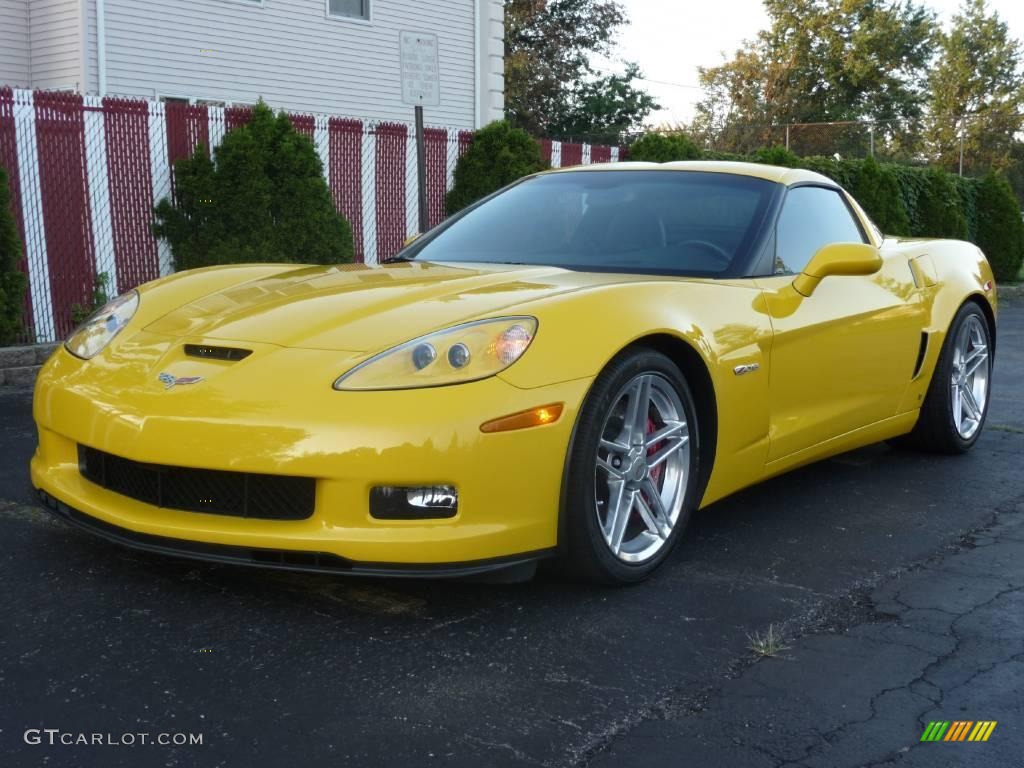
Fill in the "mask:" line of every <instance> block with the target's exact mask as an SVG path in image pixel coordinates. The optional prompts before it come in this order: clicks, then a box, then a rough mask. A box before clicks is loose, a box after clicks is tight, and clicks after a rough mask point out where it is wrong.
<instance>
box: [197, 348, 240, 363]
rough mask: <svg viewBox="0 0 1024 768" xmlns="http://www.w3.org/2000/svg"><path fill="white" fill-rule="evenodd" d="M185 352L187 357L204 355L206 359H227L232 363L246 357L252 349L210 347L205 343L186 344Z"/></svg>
mask: <svg viewBox="0 0 1024 768" xmlns="http://www.w3.org/2000/svg"><path fill="white" fill-rule="evenodd" d="M185 354H186V355H188V356H189V357H204V358H206V359H207V360H227V361H228V362H232V363H234V362H237V361H239V360H244V359H245V358H247V357H248V356H249V355H251V354H252V350H251V349H238V348H237V347H211V346H207V345H205V344H202V345H200V344H186V345H185Z"/></svg>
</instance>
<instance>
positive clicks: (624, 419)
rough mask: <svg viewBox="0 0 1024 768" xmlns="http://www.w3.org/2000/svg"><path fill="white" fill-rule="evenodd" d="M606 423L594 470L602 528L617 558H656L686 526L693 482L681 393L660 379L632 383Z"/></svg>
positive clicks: (645, 377) (643, 376)
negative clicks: (682, 520) (681, 524)
mask: <svg viewBox="0 0 1024 768" xmlns="http://www.w3.org/2000/svg"><path fill="white" fill-rule="evenodd" d="M612 403H613V404H612V407H611V409H610V410H609V412H608V415H607V416H606V417H605V421H604V425H603V426H602V429H601V439H600V442H599V443H598V448H597V456H596V463H595V468H594V490H595V499H596V509H595V512H596V514H597V521H598V524H599V525H600V527H601V533H602V534H603V535H604V540H605V543H606V544H607V545H608V548H609V550H611V553H612V554H613V555H615V556H616V557H617V558H619V560H622V561H623V562H627V563H639V562H643V561H645V560H648V559H650V558H651V557H653V556H654V555H655V554H657V553H658V551H659V550H660V549H661V548H662V547H663V546H664V544H665V542H666V541H667V540H668V538H669V536H670V535H671V533H672V529H673V528H674V527H675V525H676V523H677V522H678V520H679V514H680V512H681V511H682V508H683V501H684V499H685V497H686V489H687V486H688V484H689V482H690V435H689V428H688V425H687V423H686V412H685V411H684V410H683V403H682V401H681V400H680V399H679V394H678V393H677V392H676V390H675V388H674V387H673V386H672V384H671V383H669V381H668V380H667V379H666V378H664V377H663V376H661V375H659V374H656V373H642V374H640V375H638V376H635V377H633V378H632V379H631V380H630V381H629V382H628V383H627V384H626V385H625V386H624V387H622V389H620V390H619V393H618V394H617V395H616V396H615V399H614V400H613V401H612Z"/></svg>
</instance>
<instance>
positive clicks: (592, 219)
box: [32, 162, 996, 583]
mask: <svg viewBox="0 0 1024 768" xmlns="http://www.w3.org/2000/svg"><path fill="white" fill-rule="evenodd" d="M995 321H996V295H995V287H994V284H993V277H992V272H991V270H990V269H989V265H988V263H987V262H986V260H985V257H984V256H983V255H982V253H981V252H980V251H979V250H978V249H977V248H976V247H975V246H973V245H971V244H969V243H964V242H954V241H938V240H932V241H923V240H902V239H894V238H884V237H883V236H882V234H881V233H880V232H879V231H878V229H877V228H876V227H875V226H874V225H873V224H872V222H871V221H870V220H869V219H868V217H867V216H866V215H865V214H864V211H863V210H862V209H861V208H860V207H859V206H858V205H857V203H856V202H855V201H854V200H853V199H852V198H851V197H850V196H849V195H847V194H846V193H845V192H844V191H843V190H842V189H840V188H839V187H837V186H836V185H835V184H834V183H833V182H832V181H830V180H829V179H827V178H825V177H823V176H820V175H817V174H814V173H811V172H808V171H803V170H792V169H785V168H774V167H768V166H761V165H747V164H742V163H707V162H684V163H668V164H664V165H658V164H651V163H623V164H618V165H605V166H594V167H589V168H585V169H584V168H580V169H567V170H560V171H555V172H550V173H543V174H539V175H536V176H532V177H529V178H526V179H524V180H522V181H520V182H518V183H516V184H513V185H512V186H510V187H508V188H506V189H504V190H502V191H500V192H498V193H496V194H494V195H492V196H490V197H489V198H486V199H484V200H482V201H480V202H479V203H477V204H475V205H473V206H471V207H470V208H468V209H466V210H465V211H463V212H461V213H459V214H458V215H456V216H453V217H452V218H450V219H448V220H447V221H445V222H444V223H442V224H441V225H440V226H438V227H436V228H435V229H433V230H432V231H430V232H428V233H427V234H425V235H424V236H422V237H420V238H419V239H417V240H415V241H413V242H412V243H411V244H409V245H408V246H407V247H406V248H405V250H403V251H402V253H400V254H399V256H398V257H397V258H395V259H393V260H391V263H388V264H386V265H382V266H362V265H353V266H328V267H320V266H317V267H299V268H297V267H296V266H295V265H266V264H260V265H245V266H227V267H217V268H210V269H202V270H195V271H191V272H182V273H179V274H175V275H173V276H170V277H167V278H164V279H161V280H157V281H155V282H152V283H149V284H147V285H144V286H142V287H141V288H139V289H138V290H136V291H131V292H129V293H127V294H125V295H123V296H121V297H120V298H118V299H116V300H115V301H113V302H111V303H110V304H108V305H107V306H106V307H104V308H103V309H102V310H100V311H99V312H98V313H97V314H96V315H94V316H93V318H91V319H90V320H89V321H87V322H86V323H85V324H84V325H83V326H82V327H80V328H79V329H78V330H76V331H75V333H74V334H73V335H72V336H71V338H69V339H68V341H67V343H66V344H65V345H64V347H63V348H62V349H60V350H59V351H58V352H57V353H56V354H54V355H53V357H52V358H51V359H50V360H49V362H48V363H47V364H46V366H45V367H44V368H43V370H42V372H41V374H40V376H39V380H38V383H37V385H36V392H35V402H34V415H35V420H36V423H37V425H38V429H39V447H38V449H37V451H36V454H35V457H34V458H33V459H32V480H33V482H34V484H35V487H36V488H37V489H38V490H39V493H40V497H41V498H42V500H43V502H44V503H45V504H46V505H47V506H49V507H50V508H51V509H53V510H55V511H56V512H57V513H59V514H60V515H61V516H63V517H65V518H67V519H68V520H70V521H72V522H75V523H77V524H79V525H81V526H83V527H85V528H87V529H89V530H90V531H93V532H95V533H97V534H99V535H101V536H104V537H106V538H108V539H112V540H114V541H118V542H122V543H124V544H127V545H130V546H134V547H139V548H142V549H148V550H154V551H159V552H166V553H171V554H176V555H182V556H186V557H194V558H202V559H206V560H218V561H224V562H232V563H246V564H255V565H262V566H270V567H277V568H291V569H301V570H322V571H330V572H336V573H344V574H377V575H394V576H408V575H416V576H419V575H433V576H458V575H477V574H483V573H487V572H491V571H493V572H495V573H494V574H491V575H492V576H493V577H496V578H509V579H516V578H526V577H528V576H529V575H531V574H532V572H533V570H534V569H535V568H536V564H537V562H538V561H539V560H542V559H544V558H549V557H554V558H557V561H558V562H559V563H560V564H561V565H562V566H563V567H564V568H565V569H566V570H567V571H569V572H571V573H573V574H575V575H577V576H579V577H582V578H586V579H590V580H594V581H598V582H604V583H625V582H634V581H638V580H640V579H642V578H644V577H645V576H647V575H648V574H650V573H651V572H652V571H653V570H654V569H655V568H656V567H657V566H658V565H659V564H660V563H662V562H663V561H664V560H665V558H666V557H667V556H668V554H669V553H670V551H671V550H672V547H673V545H674V544H675V543H676V542H677V540H678V539H679V537H680V536H681V535H682V533H683V529H684V527H685V524H686V521H687V518H688V517H689V515H690V513H691V512H692V511H693V510H694V509H696V508H698V507H701V506H706V505H708V504H711V503H712V502H714V501H716V500H718V499H721V498H722V497H724V496H726V495H728V494H730V493H733V492H735V491H737V490H739V489H740V488H743V487H745V486H748V485H751V484H753V483H757V482H759V481H761V480H763V479H765V478H767V477H769V476H772V475H777V474H779V473H780V472H785V471H786V470H789V469H792V468H793V467H796V466H799V465H802V464H806V463H808V462H811V461H815V460H817V459H821V458H822V457H825V456H829V455H832V454H836V453H839V452H842V451H847V450H850V449H852V448H856V447H858V446H862V445H865V444H867V443H872V442H876V441H880V440H884V439H891V438H900V439H901V440H902V441H903V442H906V443H911V444H915V445H919V446H921V447H924V448H927V449H931V450H937V451H944V452H961V451H965V450H967V449H968V448H970V447H971V445H972V444H973V443H974V442H975V441H976V440H977V439H978V435H979V433H980V431H981V428H982V425H983V424H984V422H985V415H986V411H987V408H988V400H989V397H988V396H989V383H990V376H991V369H992V351H993V349H994V343H995V334H996V322H995Z"/></svg>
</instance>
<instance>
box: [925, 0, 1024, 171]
mask: <svg viewBox="0 0 1024 768" xmlns="http://www.w3.org/2000/svg"><path fill="white" fill-rule="evenodd" d="M1021 55H1022V50H1021V43H1020V42H1019V41H1017V40H1014V39H1013V38H1011V37H1010V34H1009V29H1008V27H1007V25H1006V23H1005V22H1003V21H1002V20H1000V18H999V15H998V14H997V13H995V12H994V11H993V12H992V13H989V10H988V7H987V5H986V3H985V0H964V3H963V5H962V6H961V8H960V12H959V13H958V14H957V15H956V16H954V17H953V24H952V28H951V29H950V31H949V33H948V34H947V33H943V34H940V36H939V60H938V63H937V64H936V66H935V67H934V68H933V69H932V73H931V76H930V77H929V79H928V83H929V87H930V91H931V94H932V96H931V100H930V102H929V109H930V112H931V116H932V120H931V123H930V125H929V128H928V130H927V132H926V136H927V142H928V148H929V152H930V154H931V155H932V157H934V158H935V160H936V161H937V162H939V163H940V164H941V165H942V166H943V167H945V168H949V169H956V168H957V167H958V166H959V162H960V133H961V131H962V132H963V150H964V158H965V160H966V161H967V163H969V165H970V167H976V168H992V167H995V168H1005V167H1006V166H1007V165H1008V164H1009V160H1010V153H1011V149H1012V144H1013V136H1014V134H1015V133H1016V132H1017V131H1018V130H1019V129H1020V127H1021V120H1020V118H1019V117H1017V115H1018V113H1020V111H1021V109H1022V107H1024V79H1022V77H1021V72H1020V64H1021Z"/></svg>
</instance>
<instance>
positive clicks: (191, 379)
mask: <svg viewBox="0 0 1024 768" xmlns="http://www.w3.org/2000/svg"><path fill="white" fill-rule="evenodd" d="M157 378H158V379H160V381H161V383H162V384H163V385H164V389H170V388H171V387H177V386H184V385H185V384H198V383H199V382H200V381H202V380H203V377H202V376H174V375H173V374H170V373H161V374H160V375H159V376H158V377H157Z"/></svg>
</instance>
